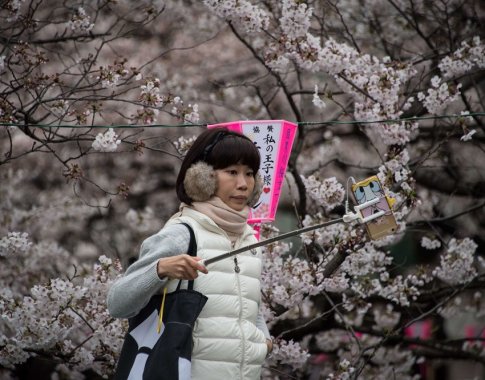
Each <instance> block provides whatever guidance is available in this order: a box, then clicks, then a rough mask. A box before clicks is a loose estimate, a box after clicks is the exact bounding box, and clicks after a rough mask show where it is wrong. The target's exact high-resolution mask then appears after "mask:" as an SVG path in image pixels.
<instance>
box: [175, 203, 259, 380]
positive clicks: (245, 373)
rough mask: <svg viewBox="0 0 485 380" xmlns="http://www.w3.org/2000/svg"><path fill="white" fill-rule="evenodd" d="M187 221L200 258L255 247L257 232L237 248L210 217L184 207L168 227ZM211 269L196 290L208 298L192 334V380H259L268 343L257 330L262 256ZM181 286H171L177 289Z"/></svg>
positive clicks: (256, 252) (251, 255)
mask: <svg viewBox="0 0 485 380" xmlns="http://www.w3.org/2000/svg"><path fill="white" fill-rule="evenodd" d="M181 222H185V223H187V224H189V225H190V226H191V227H192V229H193V230H194V234H195V239H196V241H197V256H198V257H201V258H203V259H208V258H212V257H214V256H218V255H220V254H222V253H225V252H228V251H231V250H232V249H236V248H239V247H241V246H246V245H249V244H252V243H255V242H256V241H257V240H256V238H255V237H254V233H253V229H252V228H251V227H249V226H248V227H247V228H246V231H245V232H244V233H243V235H242V236H241V237H240V238H239V239H238V241H237V242H236V244H235V246H234V247H232V246H231V242H230V240H229V238H228V236H227V234H226V233H225V232H224V231H223V230H222V229H221V228H220V227H218V226H217V225H216V224H215V223H214V222H213V221H212V220H211V219H210V218H208V217H207V216H205V215H204V214H202V213H199V212H197V211H195V210H192V209H189V208H184V209H183V211H182V213H181V215H180V216H176V217H174V218H172V219H170V221H169V222H168V223H167V224H173V223H181ZM236 260H237V267H238V268H239V269H238V270H239V272H237V271H236V263H235V260H234V257H231V258H228V259H224V260H221V261H219V262H216V263H213V264H211V265H210V266H209V267H208V268H207V269H208V270H209V273H208V274H200V275H199V277H198V278H197V279H196V280H195V281H194V290H197V291H199V292H201V293H202V294H204V295H206V296H207V297H208V301H207V303H206V304H205V306H204V308H203V309H202V312H201V314H200V315H199V318H198V319H197V321H196V323H195V326H194V331H193V342H194V346H193V350H192V379H194V380H219V379H220V380H236V379H239V380H243V379H244V380H257V379H260V377H261V366H262V364H263V362H264V360H265V357H266V353H267V346H266V338H265V336H264V334H263V332H262V331H261V330H259V329H258V328H257V327H256V319H257V315H258V311H259V302H260V298H261V291H260V289H261V288H260V275H261V267H262V263H261V252H260V250H253V252H250V251H248V252H244V253H241V254H238V255H237V256H236ZM177 283H178V281H177V280H173V281H170V282H169V284H168V292H172V291H174V290H175V288H176V285H177Z"/></svg>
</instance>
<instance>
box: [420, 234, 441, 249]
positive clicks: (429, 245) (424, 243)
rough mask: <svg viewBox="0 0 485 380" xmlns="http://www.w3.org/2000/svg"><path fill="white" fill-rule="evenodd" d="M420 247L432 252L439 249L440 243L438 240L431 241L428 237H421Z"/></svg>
mask: <svg viewBox="0 0 485 380" xmlns="http://www.w3.org/2000/svg"><path fill="white" fill-rule="evenodd" d="M421 247H423V248H426V249H429V250H432V249H437V248H440V247H441V241H439V240H438V239H433V240H431V239H430V238H429V237H426V236H423V237H422V238H421Z"/></svg>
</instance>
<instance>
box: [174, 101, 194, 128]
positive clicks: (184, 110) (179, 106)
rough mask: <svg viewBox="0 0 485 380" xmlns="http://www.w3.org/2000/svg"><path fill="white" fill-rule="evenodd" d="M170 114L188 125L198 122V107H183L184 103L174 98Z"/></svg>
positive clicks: (192, 105)
mask: <svg viewBox="0 0 485 380" xmlns="http://www.w3.org/2000/svg"><path fill="white" fill-rule="evenodd" d="M172 113H173V114H175V115H176V116H177V117H178V118H180V119H182V120H183V121H186V122H189V123H197V122H198V121H199V117H200V116H199V106H198V105H197V104H189V105H188V106H185V105H184V101H183V100H182V99H180V97H179V96H176V97H175V98H174V100H173V107H172Z"/></svg>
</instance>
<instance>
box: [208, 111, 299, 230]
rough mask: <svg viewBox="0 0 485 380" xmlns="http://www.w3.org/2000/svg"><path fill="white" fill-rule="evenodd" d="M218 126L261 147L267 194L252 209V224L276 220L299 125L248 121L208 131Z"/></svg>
mask: <svg viewBox="0 0 485 380" xmlns="http://www.w3.org/2000/svg"><path fill="white" fill-rule="evenodd" d="M215 127H224V128H227V129H229V130H233V131H236V132H239V133H242V134H244V135H245V136H247V137H249V138H250V139H251V141H253V142H254V144H255V145H256V146H257V147H258V149H259V153H260V154H261V166H260V169H259V173H260V174H261V177H262V178H263V193H262V194H261V197H260V199H259V203H258V204H257V205H256V207H255V208H253V209H252V210H251V212H250V215H249V219H248V223H253V224H259V223H262V222H272V221H274V219H275V214H276V209H277V208H278V202H279V199H280V194H281V187H282V186H283V182H284V179H285V173H286V167H287V165H288V160H289V158H290V154H291V148H292V146H293V140H294V138H295V133H296V129H297V125H296V124H293V123H290V122H288V121H286V120H247V121H234V122H229V123H222V124H211V125H208V128H215Z"/></svg>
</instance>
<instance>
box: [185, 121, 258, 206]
mask: <svg viewBox="0 0 485 380" xmlns="http://www.w3.org/2000/svg"><path fill="white" fill-rule="evenodd" d="M199 161H204V162H206V163H208V164H209V165H211V166H212V167H213V168H214V169H216V170H217V169H224V168H227V167H228V166H231V165H235V164H243V165H247V166H249V167H250V168H251V169H252V170H253V172H254V174H256V173H257V172H258V170H259V165H260V162H261V157H260V154H259V150H258V148H257V147H256V145H254V143H253V142H252V141H251V140H250V139H249V138H248V137H246V136H244V135H243V134H240V133H238V132H234V131H230V130H228V129H225V128H211V129H207V130H205V131H204V132H202V133H201V134H200V135H199V136H198V137H197V139H196V140H195V141H194V143H193V144H192V146H191V147H190V149H189V150H188V152H187V154H186V155H185V158H184V160H183V162H182V166H181V167H180V171H179V174H178V177H177V182H176V191H177V197H178V198H179V200H180V201H181V202H184V203H187V204H191V203H192V199H191V198H190V197H189V196H188V195H187V194H186V192H185V188H184V180H185V174H186V173H187V169H188V168H190V167H191V166H192V164H195V163H196V162H199Z"/></svg>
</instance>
